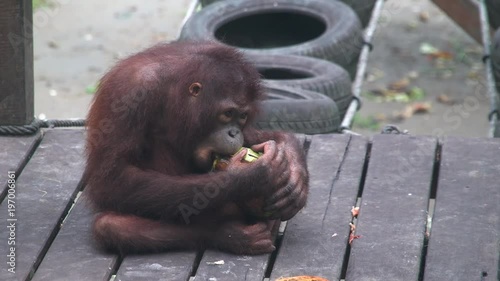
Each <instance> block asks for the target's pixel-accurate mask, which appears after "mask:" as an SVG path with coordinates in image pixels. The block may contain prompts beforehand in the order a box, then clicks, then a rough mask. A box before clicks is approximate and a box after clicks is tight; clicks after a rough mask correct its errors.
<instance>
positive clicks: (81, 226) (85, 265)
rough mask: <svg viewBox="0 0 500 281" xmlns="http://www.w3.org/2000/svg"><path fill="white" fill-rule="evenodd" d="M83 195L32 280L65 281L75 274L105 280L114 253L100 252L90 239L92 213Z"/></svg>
mask: <svg viewBox="0 0 500 281" xmlns="http://www.w3.org/2000/svg"><path fill="white" fill-rule="evenodd" d="M82 197H83V196H79V197H77V198H78V201H77V202H76V204H75V205H74V206H73V208H72V209H71V210H70V213H69V214H68V216H67V217H66V218H65V220H64V221H63V223H62V224H61V229H60V230H59V233H58V234H57V236H56V238H55V239H54V242H53V243H52V245H50V249H49V250H48V251H47V254H46V255H45V257H44V258H43V261H42V263H41V264H40V266H39V267H38V270H37V271H36V273H35V276H34V277H33V279H32V280H33V281H66V280H68V276H77V277H78V278H75V279H74V280H79V281H87V280H88V281H99V280H102V281H107V280H109V278H110V277H111V272H112V270H113V269H114V267H115V264H116V262H117V258H118V257H117V256H115V255H112V254H106V253H103V252H102V251H101V250H99V249H97V247H96V246H95V245H94V243H93V240H92V235H91V232H90V227H89V226H90V225H91V223H92V219H93V214H92V211H91V209H90V208H89V207H88V204H86V203H87V202H85V199H84V198H82Z"/></svg>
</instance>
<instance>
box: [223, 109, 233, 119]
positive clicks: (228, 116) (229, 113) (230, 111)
mask: <svg viewBox="0 0 500 281" xmlns="http://www.w3.org/2000/svg"><path fill="white" fill-rule="evenodd" d="M224 116H226V117H227V118H233V111H232V110H228V111H226V112H224Z"/></svg>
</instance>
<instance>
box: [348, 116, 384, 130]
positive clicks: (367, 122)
mask: <svg viewBox="0 0 500 281" xmlns="http://www.w3.org/2000/svg"><path fill="white" fill-rule="evenodd" d="M353 125H354V126H355V127H358V128H361V129H369V130H372V131H378V130H379V128H380V121H378V120H377V119H376V118H375V117H374V116H368V117H364V116H361V115H360V114H359V113H358V112H356V114H355V115H354V118H353Z"/></svg>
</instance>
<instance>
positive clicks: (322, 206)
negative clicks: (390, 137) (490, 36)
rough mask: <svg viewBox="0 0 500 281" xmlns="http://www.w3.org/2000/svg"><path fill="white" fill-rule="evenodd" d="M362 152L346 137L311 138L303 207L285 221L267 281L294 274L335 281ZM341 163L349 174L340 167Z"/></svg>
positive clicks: (359, 144)
mask: <svg viewBox="0 0 500 281" xmlns="http://www.w3.org/2000/svg"><path fill="white" fill-rule="evenodd" d="M349 145H352V148H353V149H352V150H351V149H348V146H349ZM365 147H366V141H364V140H362V139H360V138H352V139H351V137H350V136H342V137H337V138H332V137H331V136H319V135H318V136H314V137H313V138H312V143H311V146H310V148H309V155H308V168H309V172H310V193H309V203H308V205H307V206H306V208H305V209H304V210H302V211H301V212H300V213H299V214H298V215H297V216H295V217H294V218H292V219H291V220H290V221H289V222H288V225H287V229H286V231H285V234H284V238H283V243H282V245H281V248H280V249H279V252H278V256H277V258H276V263H275V264H274V269H273V271H272V274H271V279H272V280H274V279H276V278H279V277H290V276H296V275H317V276H322V277H325V278H328V279H329V280H338V279H339V278H340V273H341V269H342V263H343V260H344V253H345V249H346V246H347V239H348V236H349V222H350V219H351V206H354V205H355V203H356V197H357V194H358V189H359V179H360V178H361V171H362V167H363V162H364V157H365V149H364V148H365ZM343 164H344V165H346V168H347V167H349V168H353V169H351V170H349V169H344V167H342V168H341V166H343Z"/></svg>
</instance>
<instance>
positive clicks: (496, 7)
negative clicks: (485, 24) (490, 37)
mask: <svg viewBox="0 0 500 281" xmlns="http://www.w3.org/2000/svg"><path fill="white" fill-rule="evenodd" d="M486 8H487V9H488V20H489V22H490V25H491V27H493V29H497V28H498V27H500V1H498V0H486Z"/></svg>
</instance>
